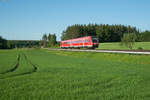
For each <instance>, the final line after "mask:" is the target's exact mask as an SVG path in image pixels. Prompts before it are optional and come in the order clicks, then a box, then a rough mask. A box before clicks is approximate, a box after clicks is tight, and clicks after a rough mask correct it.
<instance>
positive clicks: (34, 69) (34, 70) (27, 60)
mask: <svg viewBox="0 0 150 100" xmlns="http://www.w3.org/2000/svg"><path fill="white" fill-rule="evenodd" d="M23 55H24V58H25V60H26V62H28V63H30V64H31V65H32V66H33V70H32V71H30V72H25V73H20V74H14V75H11V76H9V77H6V78H11V77H17V76H22V75H27V74H32V73H34V72H36V71H37V69H38V68H37V66H36V65H35V64H33V63H32V62H31V61H30V60H29V59H28V58H27V56H26V55H25V54H23ZM19 62H20V55H19V58H18V63H17V64H16V65H17V68H18V67H19ZM12 71H14V69H11V72H12ZM6 78H0V79H6Z"/></svg>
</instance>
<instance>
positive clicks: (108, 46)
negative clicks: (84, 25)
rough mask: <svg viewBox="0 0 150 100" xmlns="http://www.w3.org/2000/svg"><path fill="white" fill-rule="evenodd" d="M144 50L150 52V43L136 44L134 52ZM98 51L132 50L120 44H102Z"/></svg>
mask: <svg viewBox="0 0 150 100" xmlns="http://www.w3.org/2000/svg"><path fill="white" fill-rule="evenodd" d="M139 48H142V49H143V50H150V42H136V43H135V45H134V47H133V50H138V49H139ZM98 49H108V50H130V49H129V48H127V47H125V46H120V43H119V42H114V43H100V44H99V48H98Z"/></svg>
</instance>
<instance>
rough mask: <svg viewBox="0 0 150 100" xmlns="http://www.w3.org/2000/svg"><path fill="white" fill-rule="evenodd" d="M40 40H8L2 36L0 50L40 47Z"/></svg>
mask: <svg viewBox="0 0 150 100" xmlns="http://www.w3.org/2000/svg"><path fill="white" fill-rule="evenodd" d="M39 46H40V41H38V40H6V39H4V38H2V37H1V36H0V49H12V48H32V47H39Z"/></svg>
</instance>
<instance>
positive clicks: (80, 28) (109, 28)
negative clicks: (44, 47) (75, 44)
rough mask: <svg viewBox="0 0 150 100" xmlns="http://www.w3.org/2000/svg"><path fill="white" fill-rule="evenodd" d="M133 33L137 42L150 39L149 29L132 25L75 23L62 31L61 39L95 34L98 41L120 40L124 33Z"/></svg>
mask: <svg viewBox="0 0 150 100" xmlns="http://www.w3.org/2000/svg"><path fill="white" fill-rule="evenodd" d="M127 33H135V34H136V35H137V40H136V41H137V42H140V41H150V31H145V32H140V31H139V29H137V28H136V27H133V26H130V25H128V26H125V25H108V24H88V25H82V24H81V25H80V24H75V25H72V26H68V27H67V29H66V30H64V31H63V32H62V36H61V40H67V39H72V38H78V37H84V36H89V35H90V36H96V37H98V39H99V42H120V41H121V38H122V37H123V35H124V34H127Z"/></svg>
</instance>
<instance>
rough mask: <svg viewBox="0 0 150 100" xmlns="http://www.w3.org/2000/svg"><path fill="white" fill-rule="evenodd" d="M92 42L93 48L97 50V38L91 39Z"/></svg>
mask: <svg viewBox="0 0 150 100" xmlns="http://www.w3.org/2000/svg"><path fill="white" fill-rule="evenodd" d="M92 42H93V48H98V45H99V42H98V38H96V37H92Z"/></svg>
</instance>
